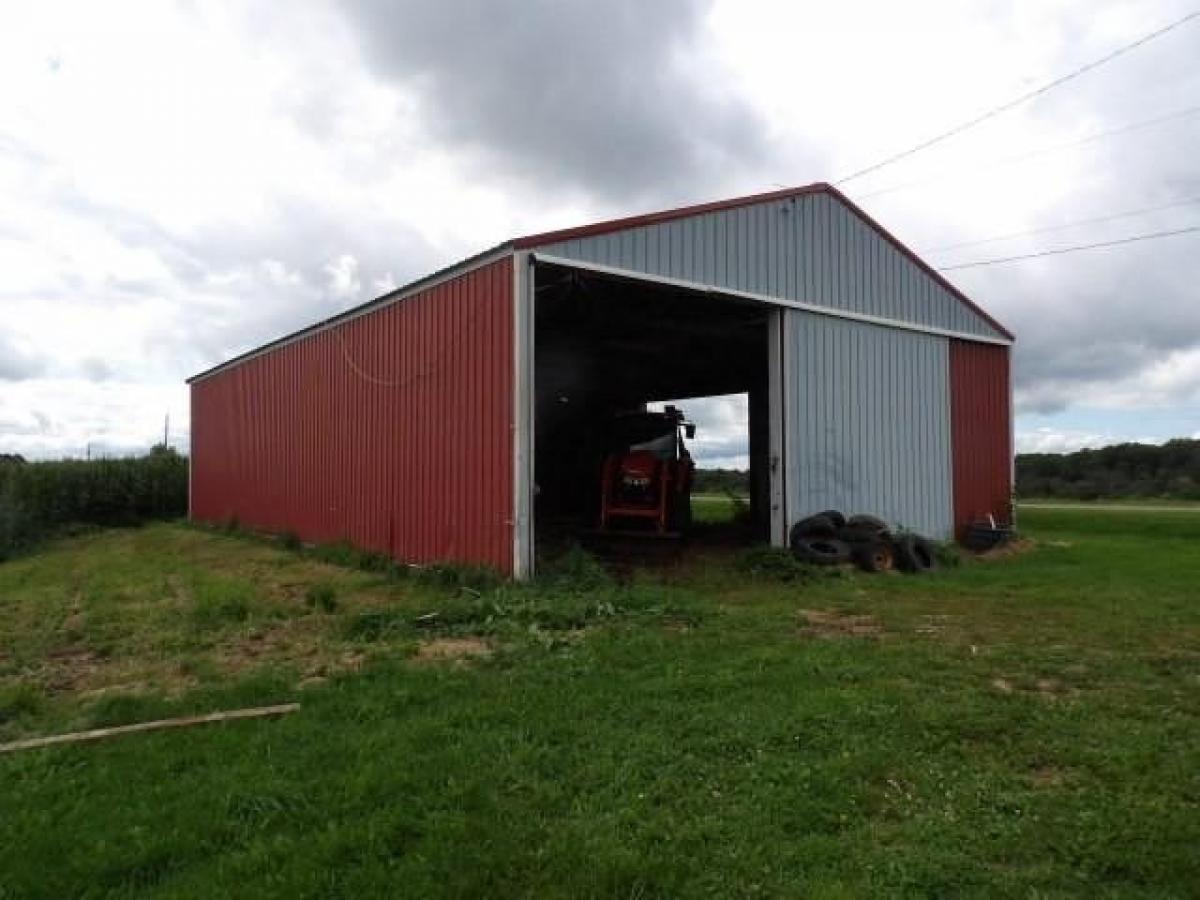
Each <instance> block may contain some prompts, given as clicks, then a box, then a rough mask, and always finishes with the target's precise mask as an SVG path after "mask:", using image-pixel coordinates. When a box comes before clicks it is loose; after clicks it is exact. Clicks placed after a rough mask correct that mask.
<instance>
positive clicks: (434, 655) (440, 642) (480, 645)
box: [413, 637, 494, 665]
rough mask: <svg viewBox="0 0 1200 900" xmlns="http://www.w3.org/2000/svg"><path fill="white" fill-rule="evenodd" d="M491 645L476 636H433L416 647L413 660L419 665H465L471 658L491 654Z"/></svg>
mask: <svg viewBox="0 0 1200 900" xmlns="http://www.w3.org/2000/svg"><path fill="white" fill-rule="evenodd" d="M493 649H494V648H493V647H492V645H491V644H490V643H488V642H487V641H485V640H483V639H482V638H477V637H453V638H449V637H448V638H435V639H433V640H432V641H425V642H423V643H422V644H421V645H420V647H418V648H417V653H416V656H414V657H413V662H415V663H417V664H419V665H430V664H437V663H451V664H454V665H465V664H466V663H467V662H469V661H470V660H472V659H480V658H482V657H486V656H491V655H492V651H493Z"/></svg>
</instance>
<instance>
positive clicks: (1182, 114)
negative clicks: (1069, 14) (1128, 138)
mask: <svg viewBox="0 0 1200 900" xmlns="http://www.w3.org/2000/svg"><path fill="white" fill-rule="evenodd" d="M1197 113H1200V106H1189V107H1188V108H1187V109H1180V110H1176V111H1175V112H1172V113H1166V114H1164V115H1161V116H1155V117H1153V118H1151V119H1140V120H1138V121H1136V122H1130V123H1129V124H1127V125H1118V126H1117V127H1116V128H1107V129H1105V130H1104V131H1097V132H1095V133H1094V134H1089V135H1087V136H1086V137H1082V138H1079V139H1077V140H1074V141H1067V142H1066V143H1062V144H1051V145H1049V146H1047V147H1039V148H1038V149H1036V150H1028V151H1026V152H1024V153H1017V154H1014V155H1012V156H1001V157H1000V158H998V159H993V160H991V161H990V162H984V163H980V164H978V165H974V166H965V167H963V168H961V169H955V170H954V171H951V172H943V173H939V174H937V175H929V176H927V177H925V178H917V179H914V180H913V181H905V182H901V183H900V184H894V185H892V186H891V187H886V188H882V189H880V190H878V191H871V192H870V193H869V194H860V195H857V196H856V197H855V199H856V200H870V199H872V198H874V197H882V196H883V195H884V194H892V193H895V192H896V191H903V190H907V189H908V188H911V187H919V186H920V185H923V184H931V183H932V182H935V181H947V180H953V179H955V178H962V177H963V176H964V175H973V174H974V173H976V172H979V171H987V170H989V169H999V168H1002V167H1004V166H1011V165H1015V164H1016V163H1020V162H1024V161H1025V160H1027V159H1035V158H1036V157H1039V156H1046V155H1047V154H1050V153H1058V152H1059V151H1061V150H1069V149H1071V148H1072V147H1081V146H1083V145H1084V144H1091V143H1093V142H1095V141H1100V140H1104V139H1105V138H1110V137H1118V136H1120V135H1122V134H1128V133H1129V132H1131V131H1138V130H1140V129H1142V128H1150V127H1151V126H1153V125H1163V124H1166V123H1168V122H1173V121H1175V120H1177V119H1183V118H1186V117H1187V116H1194V115H1196V114H1197Z"/></svg>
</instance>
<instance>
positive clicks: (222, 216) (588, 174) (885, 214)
mask: <svg viewBox="0 0 1200 900" xmlns="http://www.w3.org/2000/svg"><path fill="white" fill-rule="evenodd" d="M1191 2H1192V0H1182V2H1172V0H1140V2H1096V0H1089V2H1084V0H1026V2H1001V0H980V2H962V0H944V2H943V0H921V2H917V3H907V4H896V3H889V2H866V0H842V2H839V3H824V2H822V3H807V2H804V3H783V2H780V3H769V2H756V0H715V2H690V0H655V2H653V3H647V2H640V0H606V2H603V3H600V2H586V0H585V2H554V0H526V2H520V3H517V2H499V0H474V2H453V0H442V2H436V3H435V2H424V3H420V2H403V0H398V2H384V0H361V2H343V3H329V4H326V3H323V2H319V0H307V2H303V3H298V4H289V5H287V6H286V7H284V6H281V5H279V4H277V3H266V2H262V3H254V2H239V3H228V4H224V3H207V2H198V0H194V2H179V3H176V4H172V3H168V2H151V3H145V4H138V3H134V2H127V3H121V4H98V3H78V4H61V3H55V2H42V3H37V4H33V3H29V4H20V5H13V6H10V7H8V8H7V9H6V10H5V13H4V18H3V28H0V452H5V451H9V452H13V451H15V452H21V453H25V454H28V455H31V456H60V455H72V454H74V455H78V454H82V453H83V452H84V448H85V447H86V446H87V445H88V444H89V443H91V445H92V447H93V450H94V452H97V451H98V452H127V451H130V450H133V449H138V448H143V447H146V446H148V445H149V444H150V443H152V442H153V441H154V440H155V439H156V438H158V437H159V436H161V431H162V427H163V419H164V416H165V415H166V414H167V413H169V414H170V416H171V423H172V424H171V431H172V441H173V443H178V444H180V445H181V446H184V445H186V440H187V413H188V411H187V392H186V389H185V388H184V386H183V379H184V378H185V377H186V376H188V375H190V374H193V373H195V372H196V371H198V370H200V369H203V368H205V367H207V366H209V365H211V364H213V363H215V362H218V361H220V360H221V359H224V358H227V357H229V356H231V355H233V354H235V353H238V352H240V351H242V350H244V349H247V348H249V347H252V346H254V345H256V344H258V343H260V342H262V341H265V340H268V339H270V338H272V337H275V336H278V335H280V334H282V333H284V332H287V331H290V330H293V329H295V328H298V327H301V326H303V325H305V324H308V323H310V322H312V321H313V320H315V319H318V318H322V317H325V316H328V315H330V314H332V313H335V312H337V311H339V310H342V309H345V308H346V307H348V306H351V305H354V304H357V303H361V302H363V301H365V300H368V299H370V298H372V297H373V296H376V295H377V294H379V293H381V292H383V291H385V290H387V289H388V288H389V287H391V286H394V285H397V284H403V283H404V282H406V281H408V280H411V279H413V278H415V277H417V276H419V275H421V274H422V273H425V272H428V271H430V270H433V269H436V268H438V267H440V266H443V265H445V264H447V263H449V262H452V261H454V260H456V259H458V258H461V257H463V256H466V255H469V254H471V253H473V252H475V251H478V250H480V249H482V248H484V247H487V246H491V245H493V244H495V243H497V242H499V241H500V240H503V239H505V238H508V237H511V236H513V235H516V234H522V233H529V232H534V231H539V230H544V229H548V228H553V227H558V226H567V225H573V224H579V223H582V222H587V221H590V220H593V219H596V218H602V217H611V216H614V215H622V214H628V213H635V212H642V211H646V210H652V209H656V208H662V207H667V206H675V205H680V204H684V203H689V202H699V201H703V200H710V199H716V198H721V197H725V196H733V195H737V194H743V193H751V192H756V191H762V190H770V189H772V188H775V187H780V186H785V185H789V186H790V185H795V184H803V183H807V182H811V181H819V180H829V181H836V180H838V179H839V178H841V177H843V176H845V175H847V174H849V173H851V172H854V171H857V170H858V169H860V168H862V167H864V166H867V165H870V164H871V163H874V162H877V161H879V160H880V159H883V158H886V157H888V156H890V155H891V154H892V153H894V152H896V151H899V150H903V149H904V148H906V147H909V146H911V145H913V144H916V143H919V142H920V141H922V140H924V139H925V138H927V137H929V136H931V135H934V134H937V133H938V132H941V131H943V130H945V129H946V128H948V127H951V126H953V125H955V124H957V123H959V122H961V121H965V120H968V119H970V118H972V117H973V116H975V115H977V114H978V113H980V112H982V111H984V110H986V109H988V108H990V107H993V106H995V105H997V104H1000V103H1003V102H1005V101H1007V100H1009V99H1011V98H1013V97H1016V96H1018V95H1020V94H1022V93H1024V92H1026V91H1028V90H1030V89H1032V88H1035V87H1037V86H1039V85H1041V84H1043V83H1045V82H1048V81H1051V80H1052V79H1054V78H1056V77H1057V76H1059V75H1061V74H1063V73H1065V72H1068V71H1071V70H1073V69H1075V68H1077V67H1079V66H1080V65H1082V64H1084V63H1087V62H1089V61H1091V60H1094V59H1097V58H1099V57H1101V56H1103V55H1105V54H1106V53H1108V52H1110V51H1111V50H1113V49H1116V48H1117V47H1119V46H1121V45H1123V44H1127V43H1129V42H1130V41H1132V40H1134V39H1135V38H1137V37H1139V36H1141V35H1143V34H1147V33H1149V32H1151V31H1153V30H1155V29H1156V28H1158V27H1160V26H1163V25H1166V24H1168V23H1170V22H1172V21H1174V20H1176V19H1179V18H1182V17H1183V16H1184V15H1186V14H1187V13H1188V12H1189V11H1190V10H1189V8H1188V7H1189V4H1190V3H1191ZM285 11H286V15H285ZM1198 60H1200V19H1197V20H1193V21H1192V22H1190V23H1188V24H1186V25H1184V26H1182V27H1180V28H1178V29H1176V30H1175V31H1173V32H1171V33H1170V34H1167V35H1165V36H1163V37H1161V38H1159V39H1157V40H1154V41H1152V42H1150V43H1148V44H1146V45H1145V46H1143V47H1140V48H1138V49H1136V50H1133V51H1131V52H1129V53H1127V54H1125V55H1123V56H1121V57H1120V58H1118V59H1116V60H1114V61H1112V62H1111V63H1108V64H1107V65H1104V66H1102V67H1100V68H1097V69H1096V70H1094V71H1091V72H1088V73H1087V74H1085V75H1083V76H1081V77H1080V78H1078V79H1075V80H1073V81H1071V82H1070V83H1068V84H1065V85H1063V86H1061V87H1059V88H1056V89H1054V90H1052V91H1050V92H1048V93H1046V94H1045V95H1043V96H1041V97H1039V98H1038V99H1037V100H1035V101H1033V102H1030V103H1027V104H1023V105H1021V106H1020V107H1019V108H1017V109H1014V110H1012V111H1010V112H1006V113H1005V114H1003V115H1000V116H997V117H995V118H993V119H991V120H989V121H988V122H987V123H985V124H984V125H981V126H980V127H978V128H974V129H972V130H970V131H969V132H967V133H966V134H964V135H962V136H960V137H957V138H955V139H953V140H949V141H946V142H944V143H942V144H939V145H938V146H936V147H934V148H931V149H930V150H928V151H925V152H922V153H919V154H916V155H914V156H913V157H911V158H909V159H906V160H904V161H902V162H900V163H897V164H895V165H891V166H887V167H885V168H883V169H882V170H880V171H878V172H874V173H872V174H871V175H869V176H866V177H863V178H859V179H854V180H852V181H850V182H848V183H846V184H845V185H844V189H845V190H846V191H847V192H848V193H849V194H850V195H851V196H852V197H854V198H856V199H859V200H861V202H862V204H863V205H864V206H865V207H866V209H867V210H868V211H869V212H870V213H871V214H872V215H874V216H875V217H876V218H878V219H879V220H881V221H882V222H883V223H884V224H885V225H886V226H887V227H889V228H890V229H891V230H892V231H894V232H895V233H896V234H897V235H898V236H900V238H901V239H902V240H904V241H906V242H907V243H909V244H910V246H912V247H914V248H915V249H917V250H918V251H928V258H929V259H930V260H931V261H932V262H933V263H934V264H935V265H954V264H956V263H961V262H970V261H974V260H979V259H986V258H991V257H999V256H1011V255H1018V254H1021V253H1029V252H1035V251H1039V250H1045V249H1054V248H1058V247H1066V246H1070V245H1075V244H1082V243H1093V242H1098V241H1106V240H1114V239H1118V238H1122V237H1126V236H1131V235H1138V234H1144V233H1147V232H1154V231H1164V230H1173V229H1177V228H1184V227H1188V226H1190V225H1196V224H1200V63H1198V62H1197V61H1198ZM1113 132H1115V133H1113ZM1148 207H1156V208H1157V209H1155V210H1154V211H1151V212H1139V213H1138V214H1136V215H1130V216H1122V217H1120V218H1109V217H1112V216H1114V215H1116V214H1119V213H1125V212H1129V211H1133V210H1145V209H1146V208H1148ZM1161 207H1165V208H1161ZM1096 218H1107V219H1108V220H1107V221H1103V222H1092V223H1090V224H1086V225H1076V226H1074V227H1069V228H1059V227H1057V226H1061V225H1066V224H1069V223H1074V222H1078V221H1079V220H1084V219H1096ZM1048 229H1053V230H1048ZM1031 230H1040V232H1039V233H1037V234H1034V235H1027V236H1024V237H1017V238H1007V239H1004V240H995V241H989V242H988V243H973V244H972V245H970V246H960V247H956V248H955V247H951V248H950V249H939V248H946V247H947V246H948V245H955V244H963V243H966V242H978V241H983V240H985V239H991V238H996V237H1002V236H1005V235H1011V234H1013V233H1014V232H1027V231H1031ZM948 274H949V276H950V277H951V278H952V280H954V281H955V282H956V283H957V284H958V285H959V286H960V287H961V288H963V290H965V291H966V292H967V293H968V294H969V295H971V296H973V297H974V298H975V299H976V300H977V301H978V302H979V303H980V304H982V305H983V306H984V307H986V308H987V309H988V310H989V311H990V312H992V313H993V314H994V315H995V316H996V317H997V318H999V319H1000V320H1001V321H1003V322H1004V323H1005V324H1007V325H1008V326H1010V328H1012V330H1014V331H1015V332H1016V333H1017V335H1018V339H1019V340H1018V350H1017V357H1016V359H1017V363H1016V365H1017V368H1016V383H1017V402H1018V421H1017V432H1018V444H1019V447H1020V448H1022V449H1047V450H1066V449H1073V448H1076V447H1079V446H1084V445H1092V446H1095V445H1098V444H1101V443H1105V442H1111V441H1115V440H1127V439H1142V440H1163V439H1166V438H1169V437H1172V436H1198V437H1200V234H1197V233H1193V234H1185V235H1180V236H1177V237H1170V238H1164V239H1162V240H1154V241H1147V242H1143V243H1134V244H1129V245H1127V246H1123V247H1117V248H1111V249H1103V250H1093V251H1088V252H1082V253H1074V254H1068V255H1062V256H1051V257H1047V258H1044V259H1038V260H1031V261H1025V262H1018V263H1012V264H1008V265H996V266H987V267H980V268H968V269H962V270H957V271H953V272H950V273H948ZM691 411H692V412H696V413H699V418H700V420H701V426H702V429H701V433H702V434H703V435H706V436H707V440H706V441H705V442H704V443H703V444H702V445H701V448H700V449H701V451H702V454H703V455H704V456H706V458H707V461H708V462H710V463H718V462H736V461H737V460H736V457H737V456H739V450H738V443H739V438H738V437H737V435H738V434H739V432H740V431H741V429H742V428H743V427H744V426H743V424H742V419H743V418H744V409H743V405H742V404H741V403H740V402H738V401H737V400H729V401H713V402H711V403H708V404H706V405H704V406H702V407H700V408H693V409H692V410H691Z"/></svg>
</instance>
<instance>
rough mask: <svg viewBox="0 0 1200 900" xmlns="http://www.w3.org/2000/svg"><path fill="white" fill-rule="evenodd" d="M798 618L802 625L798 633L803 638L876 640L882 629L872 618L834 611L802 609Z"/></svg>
mask: <svg viewBox="0 0 1200 900" xmlns="http://www.w3.org/2000/svg"><path fill="white" fill-rule="evenodd" d="M800 616H801V618H802V619H803V620H804V623H805V624H804V625H802V626H801V628H800V633H801V634H802V635H804V636H805V637H814V638H821V639H824V640H830V639H833V638H847V637H853V638H877V637H879V636H880V635H881V634H882V633H883V628H882V626H880V624H879V623H878V622H877V621H876V620H875V617H874V616H868V615H852V614H849V613H843V612H839V611H838V610H836V609H802V610H800Z"/></svg>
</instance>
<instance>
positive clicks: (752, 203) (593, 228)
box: [187, 182, 1014, 384]
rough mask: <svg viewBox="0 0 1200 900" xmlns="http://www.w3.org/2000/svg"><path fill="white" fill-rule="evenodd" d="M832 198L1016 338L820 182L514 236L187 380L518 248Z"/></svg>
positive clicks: (990, 326) (987, 323) (988, 324)
mask: <svg viewBox="0 0 1200 900" xmlns="http://www.w3.org/2000/svg"><path fill="white" fill-rule="evenodd" d="M821 196H824V197H827V198H829V199H830V200H831V201H832V202H833V203H834V204H836V205H837V206H838V207H840V208H843V209H845V210H846V211H848V212H849V213H850V215H851V216H853V217H854V218H855V219H857V220H858V221H859V222H861V223H862V225H863V226H865V227H866V228H867V229H869V230H870V231H871V232H873V233H874V234H875V235H877V236H878V237H879V238H880V239H881V241H882V242H884V243H886V244H887V245H889V246H890V247H891V248H893V249H894V250H895V251H897V252H898V253H899V254H900V255H901V256H902V257H903V258H904V259H905V260H906V262H907V263H911V264H912V265H913V266H915V267H916V269H917V270H918V271H920V272H921V273H922V274H923V276H926V277H927V278H928V279H930V280H931V283H932V284H934V285H936V286H937V288H938V289H940V290H941V291H944V292H945V293H946V294H947V295H948V296H949V297H952V298H953V299H954V300H955V301H956V302H957V303H959V304H961V305H962V307H963V308H964V309H965V310H967V311H969V314H970V315H971V316H973V317H977V320H978V321H979V323H980V324H981V325H982V326H983V327H984V328H986V329H987V330H988V331H991V332H993V333H994V334H995V335H998V336H1000V337H1002V338H1003V339H1005V340H1007V341H1011V340H1013V339H1014V338H1013V335H1012V332H1010V331H1009V330H1008V329H1007V328H1005V327H1004V326H1003V325H1001V324H1000V323H999V322H997V321H996V320H995V319H994V318H992V317H991V316H990V315H989V314H988V313H986V312H985V311H984V310H983V309H981V308H980V307H979V306H977V305H976V304H975V303H974V302H973V301H972V300H971V299H970V298H969V297H967V296H966V295H965V294H964V293H963V292H962V291H960V290H959V289H958V288H957V287H955V286H954V285H953V284H951V283H950V282H949V281H948V280H947V279H946V278H945V277H943V276H942V275H941V274H940V273H939V272H937V270H936V269H934V268H933V267H931V266H930V265H929V264H928V263H926V262H925V261H924V260H922V259H921V258H920V257H919V256H917V254H916V253H914V252H913V251H912V250H910V249H909V248H908V247H906V246H905V245H904V244H903V243H901V242H900V240H899V239H897V238H896V237H895V236H894V235H892V234H891V232H889V231H888V230H887V229H886V228H884V227H883V226H882V225H880V224H879V223H878V222H876V221H875V220H874V219H873V218H871V216H869V215H868V214H867V213H866V212H865V211H864V210H863V209H862V208H860V207H859V206H858V205H857V204H856V203H854V201H852V200H851V199H850V198H849V197H847V196H846V195H845V194H843V193H842V192H841V191H839V190H838V189H837V188H836V187H834V186H833V185H831V184H827V183H825V182H815V183H813V184H807V185H802V186H800V187H794V188H785V189H783V190H778V191H769V192H766V193H760V194H750V195H747V196H744V197H734V198H730V199H727V200H718V201H715V202H711V203H700V204H696V205H693V206H683V207H679V208H676V209H667V210H661V211H659V212H652V213H644V214H641V215H635V216H626V217H623V218H619V219H609V220H606V221H602V222H595V223H592V224H589V225H581V226H577V227H574V228H564V229H559V230H556V231H546V232H542V233H539V234H530V235H525V236H523V237H517V238H512V239H510V240H508V241H505V242H503V243H500V244H497V245H496V246H494V247H491V248H490V249H488V250H484V251H482V252H480V253H478V254H475V255H474V256H471V257H468V258H466V259H464V260H461V261H459V262H456V263H454V264H452V265H449V266H447V267H445V268H442V269H439V270H438V271H436V272H433V273H431V274H429V275H425V276H422V277H421V278H418V279H416V280H414V281H411V282H409V283H408V284H405V285H403V286H401V287H398V288H396V289H394V290H392V291H389V292H388V293H386V294H383V295H382V296H380V297H376V298H375V299H373V300H369V301H367V302H365V303H362V304H359V305H358V306H354V307H351V308H350V309H347V310H344V311H343V312H340V313H338V314H336V315H334V316H330V317H329V318H326V319H322V320H321V321H319V322H315V323H313V324H312V325H309V326H307V327H305V328H301V329H299V330H297V331H294V332H291V333H289V334H286V335H283V336H282V337H279V338H276V339H275V340H273V341H269V342H267V343H265V344H262V345H261V346H258V347H255V348H253V349H251V350H247V351H246V352H245V353H242V354H239V355H238V356H235V357H233V358H231V359H229V360H226V361H224V362H221V363H218V364H217V365H215V366H213V367H211V368H209V369H206V370H204V371H202V372H199V373H198V374H196V375H193V376H192V377H191V378H189V379H187V381H188V383H189V384H190V383H192V382H195V381H198V380H201V379H203V378H206V377H208V376H209V375H212V374H215V373H216V372H218V371H221V370H223V369H226V368H229V367H230V366H233V365H236V364H238V363H240V362H243V361H245V360H247V359H250V358H251V357H254V356H258V355H260V354H262V353H265V352H267V351H269V350H271V349H273V348H275V347H278V346H281V345H283V344H287V343H291V342H292V341H295V340H299V339H301V338H303V337H305V336H307V335H309V334H312V333H315V332H317V331H322V330H324V329H326V328H329V327H332V326H334V325H337V324H338V323H340V322H342V321H345V320H348V319H352V318H356V317H357V316H360V315H363V314H364V313H368V312H370V311H372V310H373V309H374V308H376V307H381V306H387V305H389V304H391V303H395V302H399V301H401V300H403V299H404V298H406V297H408V296H410V295H412V294H415V293H417V292H419V291H421V290H424V289H426V288H428V287H431V286H432V285H434V284H437V283H438V282H440V281H443V280H445V279H447V278H452V277H456V276H457V275H459V274H461V273H463V272H466V271H469V270H470V269H472V268H474V267H476V266H478V265H481V264H483V263H485V262H488V261H490V260H491V259H493V258H495V257H496V256H497V255H502V254H505V253H511V252H512V251H514V250H545V249H547V248H556V247H562V246H564V245H567V244H569V243H571V242H586V241H588V240H589V239H592V238H603V237H605V236H613V235H617V234H619V233H621V232H633V231H636V230H639V229H642V230H644V229H649V228H653V227H656V226H665V225H669V224H671V223H677V222H682V221H684V220H688V219H701V218H703V217H705V216H710V215H712V214H721V213H725V212H728V211H733V210H744V209H749V208H751V207H759V206H764V205H769V204H771V203H774V202H777V201H784V200H795V199H799V198H805V197H821Z"/></svg>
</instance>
